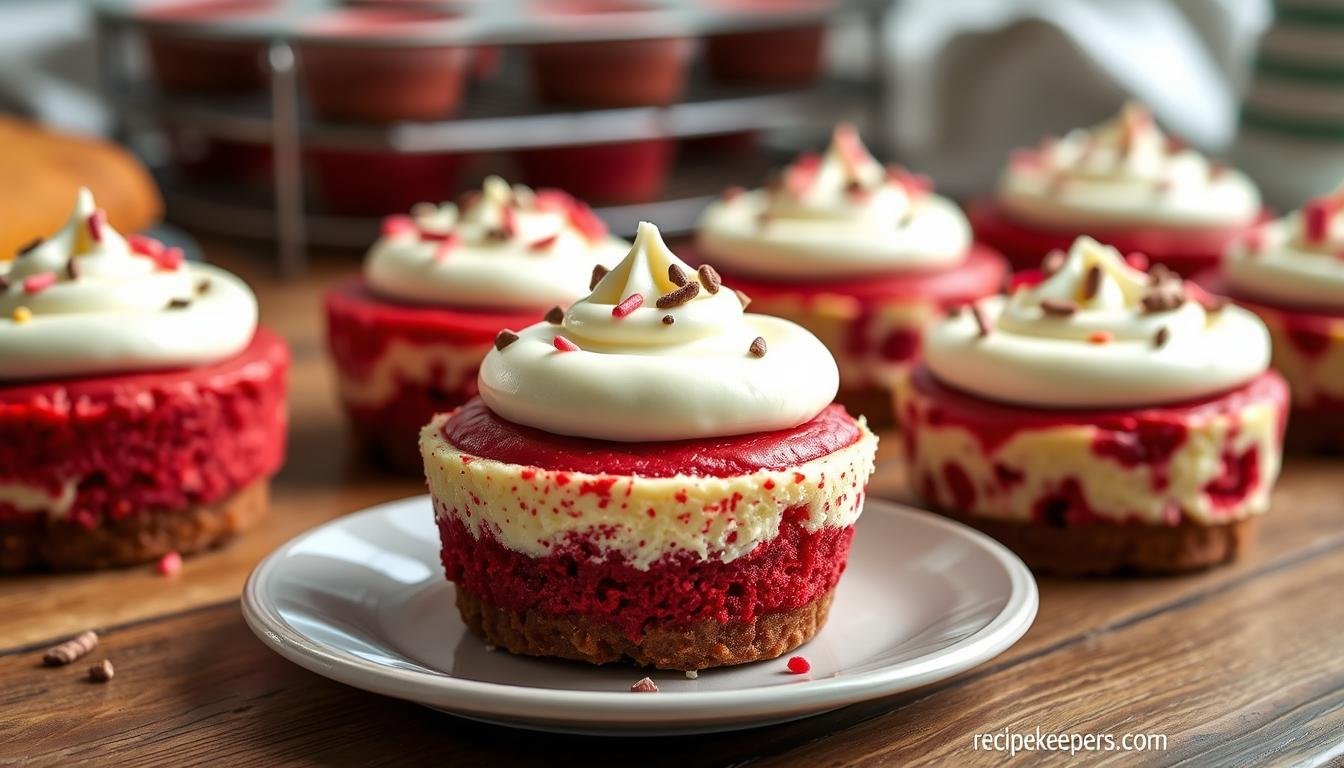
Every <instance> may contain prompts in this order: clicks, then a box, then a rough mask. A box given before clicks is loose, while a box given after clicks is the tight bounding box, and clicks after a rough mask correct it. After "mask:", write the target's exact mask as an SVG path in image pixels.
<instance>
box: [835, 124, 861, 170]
mask: <svg viewBox="0 0 1344 768" xmlns="http://www.w3.org/2000/svg"><path fill="white" fill-rule="evenodd" d="M831 140H832V141H833V142H835V148H836V149H838V150H840V157H842V158H844V160H845V163H846V164H847V165H848V166H849V169H850V171H855V170H857V169H858V167H859V166H860V165H862V164H864V163H866V162H868V161H869V160H870V159H871V157H870V156H869V154H868V151H867V150H866V149H864V148H863V142H862V141H859V132H858V131H857V130H855V129H854V126H852V125H850V124H848V123H841V124H840V125H837V126H836V127H835V134H834V135H833V136H832V138H831Z"/></svg>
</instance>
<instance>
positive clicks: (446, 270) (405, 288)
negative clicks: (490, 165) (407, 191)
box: [364, 176, 627, 310]
mask: <svg viewBox="0 0 1344 768" xmlns="http://www.w3.org/2000/svg"><path fill="white" fill-rule="evenodd" d="M626 247H627V246H626V244H625V243H624V242H622V241H621V240H619V239H616V238H613V237H611V236H610V235H608V234H607V228H606V225H605V224H603V223H602V220H601V219H600V218H598V217H597V215H596V214H595V213H593V211H592V209H590V208H589V207H588V206H587V205H584V204H583V203H581V202H579V201H577V200H575V199H574V198H572V197H570V196H569V195H568V194H566V193H564V192H561V191H559V190H553V189H541V190H536V191H533V190H532V189H529V188H528V187H525V186H522V185H513V186H510V185H509V184H508V183H507V182H505V181H504V180H503V179H501V178H499V177H498V176H491V177H489V178H487V179H486V180H485V182H484V184H483V185H482V187H481V189H480V190H477V191H473V192H471V193H469V194H467V195H465V196H463V198H462V199H461V200H460V201H459V202H458V203H456V204H455V203H443V204H434V203H421V204H419V205H417V206H415V208H413V209H412V210H411V215H409V216H404V215H403V216H390V217H388V218H387V219H385V220H384V222H383V235H382V237H381V238H380V239H379V240H378V242H376V243H375V244H374V246H373V248H372V250H371V251H370V252H369V256H368V259H367V261H366V263H365V270H364V271H365V276H366V278H367V279H368V282H369V286H370V287H371V288H372V289H373V290H374V291H376V292H378V293H380V294H383V295H385V296H387V297H388V298H391V299H395V300H402V301H412V302H421V303H430V304H449V305H454V306H465V307H480V308H487V309H510V310H513V309H538V310H542V309H545V308H546V307H548V306H550V305H554V304H567V303H569V302H571V301H573V300H574V299H576V298H578V297H579V296H582V295H583V290H584V287H585V286H586V285H587V281H588V275H589V274H591V272H592V269H593V265H594V264H604V265H605V264H610V263H612V262H614V261H616V260H617V259H618V258H620V255H621V254H623V253H624V252H625V249H626Z"/></svg>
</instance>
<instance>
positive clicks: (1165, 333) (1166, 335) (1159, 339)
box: [1153, 325, 1171, 349]
mask: <svg viewBox="0 0 1344 768" xmlns="http://www.w3.org/2000/svg"><path fill="white" fill-rule="evenodd" d="M1170 338H1171V331H1169V330H1167V326H1165V325H1164V326H1162V327H1161V328H1158V329H1157V333H1155V334H1153V346H1155V347H1157V348H1158V349H1161V348H1162V347H1163V346H1165V345H1166V343H1167V340H1168V339H1170Z"/></svg>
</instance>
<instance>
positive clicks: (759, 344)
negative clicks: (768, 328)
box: [747, 336, 765, 357]
mask: <svg viewBox="0 0 1344 768" xmlns="http://www.w3.org/2000/svg"><path fill="white" fill-rule="evenodd" d="M747 352H748V353H750V354H751V356H752V357H765V339H763V338H761V337H760V336H757V337H756V338H754V339H752V340H751V346H750V347H747Z"/></svg>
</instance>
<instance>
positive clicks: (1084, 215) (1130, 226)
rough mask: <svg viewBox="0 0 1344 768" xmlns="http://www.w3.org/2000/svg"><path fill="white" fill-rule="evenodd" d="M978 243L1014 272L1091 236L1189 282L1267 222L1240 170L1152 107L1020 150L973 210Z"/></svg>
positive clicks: (1128, 108)
mask: <svg viewBox="0 0 1344 768" xmlns="http://www.w3.org/2000/svg"><path fill="white" fill-rule="evenodd" d="M969 215H970V219H971V224H972V226H973V227H974V228H975V235H976V238H977V239H979V240H980V241H982V242H984V243H987V244H988V245H990V246H993V247H994V248H996V249H998V250H999V251H1000V252H1002V253H1003V254H1004V255H1005V256H1007V257H1008V260H1009V261H1011V262H1012V263H1013V267H1014V268H1016V269H1031V268H1034V267H1035V266H1036V265H1037V264H1038V263H1039V261H1040V258H1041V254H1043V253H1048V252H1049V251H1052V250H1066V249H1068V247H1069V245H1070V244H1071V243H1072V242H1073V241H1074V239H1075V238H1076V237H1078V236H1079V235H1087V236H1089V237H1093V238H1095V239H1096V240H1099V241H1101V242H1102V243H1105V244H1107V245H1111V246H1114V247H1115V248H1117V249H1119V250H1120V252H1122V253H1135V252H1138V253H1143V254H1145V255H1146V256H1147V257H1148V258H1149V259H1151V260H1152V261H1153V262H1155V263H1160V264H1163V265H1165V266H1167V267H1169V268H1171V269H1173V270H1175V271H1176V272H1177V273H1179V274H1182V275H1186V276H1191V275H1195V274H1197V273H1199V272H1201V271H1203V270H1207V269H1210V268H1214V267H1217V265H1218V264H1219V263H1220V262H1221V261H1222V258H1223V253H1224V252H1225V251H1226V250H1227V247H1228V246H1229V244H1231V243H1232V242H1234V241H1235V240H1237V239H1238V238H1239V237H1241V236H1242V235H1244V234H1245V233H1246V232H1247V230H1249V229H1251V228H1253V227H1255V226H1256V225H1257V224H1259V223H1260V222H1262V221H1264V220H1265V219H1266V218H1267V214H1266V213H1265V212H1264V211H1263V210H1262V208H1261V205H1260V193H1259V192H1258V190H1257V189H1256V187H1255V185H1254V183H1252V182H1251V180H1250V179H1249V178H1247V177H1246V176H1245V175H1244V174H1242V173H1241V172H1240V171H1237V170H1235V169H1233V168H1228V167H1227V166H1224V165H1222V164H1220V163H1216V162H1211V161H1209V160H1208V159H1206V158H1205V157H1204V156H1203V155H1201V154H1199V153H1198V152H1197V151H1195V150H1194V149H1192V148H1190V147H1189V146H1187V145H1185V144H1184V143H1183V142H1181V141H1180V140H1178V139H1176V138H1174V137H1171V136H1168V135H1166V134H1164V133H1163V132H1162V131H1161V130H1160V129H1159V128H1158V126H1157V123H1156V122H1155V121H1154V120H1153V118H1152V116H1151V115H1150V114H1149V113H1148V111H1147V110H1146V109H1144V108H1143V107H1140V106H1138V105H1136V104H1126V105H1125V107H1124V109H1123V111H1122V112H1121V113H1120V115H1119V116H1117V117H1116V118H1115V119H1114V120H1111V121H1110V122H1107V123H1104V124H1102V125H1098V126H1095V127H1093V128H1090V129H1086V130H1084V129H1079V130H1074V131H1070V132H1069V133H1068V134H1066V135H1064V136H1062V137H1053V136H1052V137H1046V138H1045V139H1043V140H1042V141H1041V143H1040V145H1039V146H1037V147H1034V148H1030V149H1020V150H1017V151H1016V152H1015V153H1014V154H1013V156H1012V158H1011V160H1010V161H1009V163H1008V167H1007V168H1006V169H1005V170H1004V172H1003V175H1002V176H1001V178H1000V180H999V186H998V190H997V192H996V194H995V196H994V197H993V199H987V200H981V201H979V202H977V203H974V204H972V205H971V206H970V208H969Z"/></svg>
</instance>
